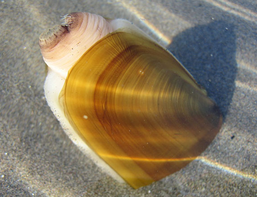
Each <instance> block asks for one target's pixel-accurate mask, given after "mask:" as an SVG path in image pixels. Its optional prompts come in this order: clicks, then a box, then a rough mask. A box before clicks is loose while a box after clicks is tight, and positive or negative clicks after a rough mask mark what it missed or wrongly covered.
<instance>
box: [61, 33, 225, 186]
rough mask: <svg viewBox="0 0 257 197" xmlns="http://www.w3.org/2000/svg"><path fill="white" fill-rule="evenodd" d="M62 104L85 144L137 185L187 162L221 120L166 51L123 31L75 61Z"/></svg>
mask: <svg viewBox="0 0 257 197" xmlns="http://www.w3.org/2000/svg"><path fill="white" fill-rule="evenodd" d="M60 101H61V103H62V105H63V108H64V111H65V114H66V116H67V117H68V119H69V121H70V123H71V124H72V126H73V128H74V129H75V131H76V132H77V133H78V134H79V136H80V137H81V138H82V139H83V140H84V142H85V143H86V144H87V145H88V146H89V147H90V148H91V149H92V150H93V151H94V152H95V153H96V154H97V155H99V156H100V157H101V158H102V159H103V160H104V161H105V162H106V163H107V164H108V165H109V166H110V167H111V168H112V169H114V170H115V171H116V172H117V173H118V174H119V175H120V176H121V177H122V178H123V179H124V180H125V181H126V182H128V183H129V184H130V185H131V186H132V187H134V188H138V187H141V186H145V185H148V184H150V183H152V182H153V181H156V180H159V179H162V178H164V177H165V176H167V175H170V174H171V173H173V172H176V171H178V170H180V169H181V168H183V167H184V166H186V165H187V164H188V163H189V162H191V161H192V160H193V159H195V158H196V157H197V156H198V155H199V154H201V153H202V152H203V151H204V150H205V149H206V147H207V146H208V145H209V144H210V143H211V142H212V140H213V139H214V137H215V136H216V134H217V133H218V131H219V129H220V127H221V123H222V116H221V114H220V112H219V110H218V108H217V106H216V104H215V103H214V102H213V101H212V100H211V99H209V98H208V97H207V96H206V93H205V91H204V90H203V89H201V88H200V87H199V86H198V84H197V83H196V82H195V80H194V79H193V78H192V76H191V75H190V74H189V73H188V72H187V71H186V69H184V67H183V66H182V65H181V64H180V63H179V62H178V61H177V60H176V59H175V58H174V57H173V56H172V55H171V54H170V53H169V52H167V51H166V50H164V49H163V48H161V47H160V46H158V45H157V44H156V43H155V42H153V41H151V40H149V39H148V38H144V37H143V36H141V35H139V34H137V33H133V32H126V30H120V31H116V32H113V33H111V34H109V35H107V36H106V37H104V38H103V39H101V40H100V41H98V42H97V43H96V44H95V45H94V46H93V47H91V48H90V49H89V50H88V51H87V52H86V53H85V54H84V55H83V56H82V57H81V58H80V59H79V61H78V62H77V63H76V64H75V65H74V67H73V68H72V69H71V70H70V71H69V74H68V77H67V79H66V82H65V86H64V89H63V92H62V94H61V95H60Z"/></svg>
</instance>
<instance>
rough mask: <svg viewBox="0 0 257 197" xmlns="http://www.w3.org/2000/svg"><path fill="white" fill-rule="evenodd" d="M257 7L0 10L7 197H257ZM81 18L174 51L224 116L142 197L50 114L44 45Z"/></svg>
mask: <svg viewBox="0 0 257 197" xmlns="http://www.w3.org/2000/svg"><path fill="white" fill-rule="evenodd" d="M256 7H257V4H256V1H250V0H245V1H241V0H235V1H233V3H231V2H230V1H227V0H223V1H222V0H203V1H200V0H199V1H198V0H196V1H193V2H192V1H179V0H172V1H169V0H164V1H150V0H141V1H140V2H138V1H136V0H131V1H125V0H124V1H122V0H106V1H94V0H88V1H79V0H69V1H64V0H63V1H47V0H45V1H43V0H38V1H36V0H20V1H11V0H2V1H1V2H0V24H1V28H0V35H1V37H0V43H1V45H0V47H1V51H0V60H1V73H0V81H1V85H0V91H1V94H0V101H1V103H0V109H1V114H0V150H1V151H0V154H1V157H0V158H1V159H0V196H69V197H72V196H122V197H123V196H133V197H134V196H135V197H143V196H145V197H146V196H147V197H155V196H156V197H157V196H158V197H159V196H167V197H168V196H256V195H257V121H256V120H257V77H256V76H257V63H256V62H257V50H256V46H257V13H256ZM73 11H87V12H91V13H97V14H100V15H103V16H106V17H109V18H125V19H128V20H130V21H132V22H133V23H134V24H136V25H137V26H138V27H140V28H141V29H143V30H144V31H145V32H146V33H147V34H149V35H150V36H152V37H153V38H154V39H156V40H157V41H158V42H159V43H160V44H161V45H162V46H165V47H166V48H167V49H168V50H170V51H171V52H172V53H173V54H174V55H175V56H176V57H177V58H178V59H179V61H181V62H182V63H183V65H184V66H185V67H186V68H187V69H188V70H189V71H190V72H191V73H192V75H193V76H194V77H195V79H196V80H197V81H198V82H199V83H200V84H201V85H202V86H203V87H205V88H206V90H207V92H208V94H209V96H210V97H211V98H212V99H214V100H215V101H216V102H217V104H218V106H219V107H220V109H221V111H222V113H223V114H224V123H223V126H222V129H221V131H220V132H219V133H218V135H217V137H216V138H215V140H214V141H213V142H212V144H211V145H210V146H209V147H208V148H207V150H206V151H205V152H204V153H203V154H202V155H201V156H200V157H199V158H197V159H196V160H195V161H193V162H191V163H190V164H189V165H188V166H186V167H185V168H183V169H182V170H180V171H178V172H176V173H175V174H172V175H170V176H168V177H166V178H164V179H163V180H160V181H158V182H156V183H153V184H151V185H149V186H146V187H143V188H140V189H138V190H134V189H132V188H131V187H130V186H129V185H127V184H122V183H118V182H116V181H115V180H113V179H112V178H111V177H110V176H108V175H107V174H105V173H104V172H103V171H102V170H101V169H100V168H98V167H97V166H96V165H95V164H94V163H93V162H92V161H91V160H89V159H88V158H87V157H86V156H84V155H83V154H82V153H81V152H80V151H79V150H78V148H77V147H76V146H75V145H74V144H73V143H72V142H71V141H70V139H69V138H68V137H67V136H66V134H65V133H64V132H63V130H62V128H61V126H60V124H59V122H58V121H57V120H56V118H55V117H54V115H53V114H52V112H51V110H50V108H49V107H48V105H47V103H46V100H45V97H44V92H43V83H44V79H45V75H46V67H45V64H44V62H43V60H42V57H41V54H40V50H39V46H38V37H39V35H40V34H41V33H42V32H43V31H44V30H46V29H48V28H50V27H52V26H53V25H55V24H58V23H59V20H60V18H61V17H62V16H63V15H65V14H67V13H70V12H73Z"/></svg>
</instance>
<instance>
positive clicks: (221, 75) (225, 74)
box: [167, 21, 237, 118]
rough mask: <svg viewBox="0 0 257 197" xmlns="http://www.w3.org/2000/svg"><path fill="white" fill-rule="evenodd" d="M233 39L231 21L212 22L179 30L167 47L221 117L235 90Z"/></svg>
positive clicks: (235, 70) (235, 68) (226, 110)
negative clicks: (213, 104) (202, 90)
mask: <svg viewBox="0 0 257 197" xmlns="http://www.w3.org/2000/svg"><path fill="white" fill-rule="evenodd" d="M235 39H236V36H235V33H234V26H233V24H229V23H227V22H225V21H214V22H211V23H209V24H206V25H199V26H196V27H193V28H190V29H187V30H185V31H183V32H182V33H180V34H178V35H177V36H176V37H174V39H173V40H172V43H171V44H170V45H169V46H168V47H167V49H168V50H169V51H170V52H171V53H172V54H173V55H174V56H175V57H176V58H177V59H178V60H179V61H180V62H181V63H182V64H183V65H184V66H185V67H186V68H187V69H188V71H189V72H190V73H191V74H192V75H193V77H194V78H195V79H196V81H197V82H198V83H199V84H200V85H201V86H203V87H204V88H205V89H206V90H207V92H208V96H209V97H210V98H212V99H213V100H214V101H215V102H216V103H217V105H218V106H219V108H220V110H221V112H222V114H223V116H224V118H226V114H227V112H228V107H229V105H230V103H231V101H232V97H233V93H234V90H235V78H236V73H237V63H236V60H235V53H236V43H235Z"/></svg>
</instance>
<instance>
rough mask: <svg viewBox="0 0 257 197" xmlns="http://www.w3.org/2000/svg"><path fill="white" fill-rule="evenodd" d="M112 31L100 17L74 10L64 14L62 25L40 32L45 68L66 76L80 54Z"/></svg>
mask: <svg viewBox="0 0 257 197" xmlns="http://www.w3.org/2000/svg"><path fill="white" fill-rule="evenodd" d="M112 31H113V30H112V27H111V25H110V24H109V23H108V22H107V21H106V20H105V19H104V18H103V17H101V16H99V15H95V14H90V13H82V12H74V13H71V14H68V15H65V16H64V17H63V19H62V25H57V26H55V27H54V28H52V29H49V31H46V32H44V33H43V34H41V35H40V38H39V45H40V48H41V53H42V55H43V57H44V61H45V62H46V64H47V65H48V67H49V68H51V69H52V70H54V71H55V72H57V73H59V74H60V75H61V76H62V77H63V78H66V77H67V74H68V71H69V69H70V68H71V67H72V65H74V64H75V62H76V61H77V60H78V59H79V58H80V57H81V56H82V55H83V53H84V52H85V51H86V50H88V49H89V48H90V47H91V46H93V45H94V43H95V42H97V41H98V40H100V39H101V38H103V37H104V36H106V35H107V34H108V33H110V32H112Z"/></svg>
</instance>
